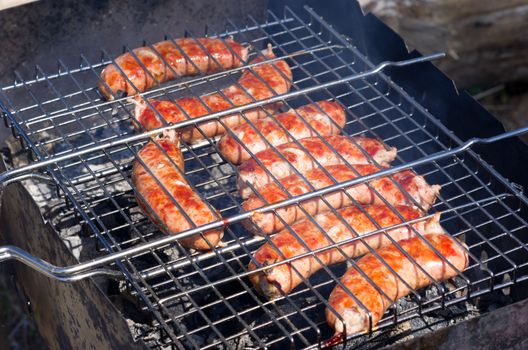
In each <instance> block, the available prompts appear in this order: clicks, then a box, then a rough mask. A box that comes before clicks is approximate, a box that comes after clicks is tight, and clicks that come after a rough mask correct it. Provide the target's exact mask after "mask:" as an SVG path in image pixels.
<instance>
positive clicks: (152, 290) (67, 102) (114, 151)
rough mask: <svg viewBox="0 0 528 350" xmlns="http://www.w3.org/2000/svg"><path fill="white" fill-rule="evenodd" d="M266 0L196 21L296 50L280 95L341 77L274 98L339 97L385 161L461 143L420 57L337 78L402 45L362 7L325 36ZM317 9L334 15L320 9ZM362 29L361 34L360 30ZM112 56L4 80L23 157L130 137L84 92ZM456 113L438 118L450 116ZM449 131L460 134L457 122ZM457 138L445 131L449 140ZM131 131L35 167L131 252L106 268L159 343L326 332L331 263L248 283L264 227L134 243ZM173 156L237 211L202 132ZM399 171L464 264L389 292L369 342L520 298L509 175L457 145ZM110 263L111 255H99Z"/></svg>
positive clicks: (476, 111) (96, 229)
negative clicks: (241, 16) (425, 282)
mask: <svg viewBox="0 0 528 350" xmlns="http://www.w3.org/2000/svg"><path fill="white" fill-rule="evenodd" d="M282 5H283V4H279V5H277V6H279V7H280V10H277V9H275V10H274V9H273V7H274V6H275V4H272V5H271V9H270V10H269V11H268V17H267V20H266V21H264V22H261V21H257V20H256V19H255V18H254V17H252V16H249V17H248V18H247V19H246V20H245V21H243V22H240V21H231V20H229V19H228V20H226V26H225V28H211V27H209V28H208V33H209V34H211V35H234V36H235V38H236V39H238V40H239V41H245V42H251V43H252V45H253V46H255V47H256V48H262V47H264V46H265V45H266V44H267V43H271V44H272V45H273V46H274V48H275V52H276V54H277V55H278V56H285V57H286V56H288V55H291V54H292V53H296V52H299V51H303V50H304V51H306V53H305V54H302V55H296V56H293V57H290V58H289V59H288V62H289V63H290V66H291V67H292V71H293V75H294V87H293V88H292V91H293V92H295V91H301V90H302V89H306V88H311V87H313V86H320V85H321V84H325V83H329V82H332V81H341V83H339V84H335V85H333V86H330V87H328V88H324V89H318V90H317V91H312V92H310V93H308V94H301V93H299V94H298V96H295V97H294V98H291V99H288V100H287V101H285V104H286V106H285V107H286V108H289V107H291V108H295V107H297V106H300V105H303V104H306V103H309V102H313V101H317V100H320V99H335V100H337V101H339V102H340V103H341V104H342V105H343V106H344V107H345V108H346V111H347V119H348V123H347V125H346V127H345V132H346V133H347V134H348V135H358V134H365V135H367V136H370V137H376V138H379V139H382V140H383V141H385V142H386V143H387V144H389V145H390V146H393V147H397V148H398V150H399V152H398V158H397V159H396V161H395V162H394V165H396V166H398V165H403V164H407V163H409V162H412V161H415V160H417V159H421V158H427V157H429V156H431V155H433V154H436V153H438V152H449V151H450V150H452V149H453V148H456V147H458V146H460V145H461V139H460V138H459V137H458V136H456V135H455V134H453V133H451V132H450V131H449V128H447V127H445V126H444V124H442V122H441V121H439V120H438V119H437V118H438V117H441V118H442V119H443V120H442V121H444V122H447V123H448V124H450V126H451V121H453V120H454V121H458V120H461V119H460V113H463V114H464V113H469V112H472V113H473V114H472V115H474V116H475V118H480V119H482V120H488V119H489V116H488V115H487V114H486V112H485V111H483V110H482V109H481V108H480V107H479V106H478V105H476V104H475V103H474V102H473V101H469V100H468V98H467V97H466V96H458V95H456V92H455V91H454V89H453V88H452V86H450V85H449V84H450V82H449V80H447V79H446V78H445V77H443V76H442V75H441V74H439V73H438V72H437V71H436V70H434V69H433V68H432V67H431V66H430V65H429V64H423V66H420V65H414V66H410V67H408V68H401V71H398V70H397V69H393V70H390V71H389V72H388V73H387V74H386V73H383V72H381V73H377V74H374V75H371V76H368V77H365V78H364V79H360V80H351V81H348V82H345V81H344V79H345V78H346V77H349V76H353V75H355V74H359V73H363V72H365V71H368V70H371V69H373V68H374V65H375V64H377V63H379V62H381V61H384V60H387V59H404V58H408V57H409V54H407V53H406V52H404V51H403V45H402V43H401V41H400V40H399V39H398V38H397V37H396V36H394V34H393V33H392V34H391V33H390V32H388V30H387V29H386V28H384V27H382V26H381V25H380V23H376V19H375V18H373V17H372V16H369V17H366V18H364V17H363V16H362V15H361V14H360V13H359V9H358V8H357V6H356V5H351V7H350V8H347V7H345V8H344V10H346V11H349V12H347V13H349V14H350V18H352V19H354V20H356V21H352V22H354V25H353V26H352V28H350V27H348V28H347V29H346V31H347V34H348V36H349V37H350V38H347V37H345V36H343V35H342V34H341V33H340V29H342V27H341V26H342V24H340V23H338V25H337V26H338V27H341V28H338V29H334V28H333V27H331V26H330V25H328V23H327V22H326V21H325V20H323V19H322V18H321V17H320V16H319V14H318V12H316V11H314V10H312V9H311V8H309V7H307V8H301V9H292V8H289V7H286V8H283V7H282ZM347 6H348V5H347ZM321 11H323V12H324V11H325V10H324V9H321ZM332 17H334V18H336V16H335V14H334V15H332ZM357 28H359V29H357ZM365 28H376V31H374V32H373V33H368V32H367V30H366V29H365ZM380 28H383V29H380ZM355 29H357V30H355ZM378 29H379V30H378ZM187 34H188V35H196V36H201V35H202V34H203V33H187ZM383 36H384V37H385V39H384V42H387V43H391V45H387V46H384V45H379V47H377V46H376V43H377V40H379V38H380V37H383ZM391 36H392V37H391ZM161 39H163V38H162V37H160V38H159V40H161ZM321 48H322V49H321ZM389 52H390V53H389ZM365 54H367V55H368V56H365ZM114 56H115V55H114V53H111V54H109V53H106V52H103V60H102V62H97V63H95V62H93V61H89V60H88V59H86V58H85V57H81V65H80V66H76V67H73V66H71V65H67V64H66V63H64V62H62V61H59V72H58V73H57V72H56V73H51V74H48V73H45V72H43V71H41V70H37V76H36V78H35V79H28V78H27V77H19V79H18V80H17V82H15V84H13V85H10V86H6V87H4V88H3V89H2V92H1V95H0V100H1V101H2V103H3V107H4V108H5V113H6V117H5V118H4V119H5V121H6V123H7V124H8V125H9V126H10V127H11V128H12V129H13V130H14V132H15V134H16V135H17V136H18V137H20V138H21V140H22V143H23V145H24V147H26V148H27V149H28V150H31V152H32V153H33V155H34V157H35V159H36V160H45V159H47V158H49V157H52V156H55V157H56V156H61V155H67V154H68V153H70V152H72V151H73V152H75V151H80V150H82V148H83V147H94V146H95V147H97V145H100V144H102V143H105V142H106V143H108V142H112V141H114V140H119V139H122V138H124V137H127V136H130V135H134V134H135V133H136V131H134V130H133V128H132V125H131V121H130V119H131V110H132V106H131V104H129V103H127V102H126V101H124V100H122V101H120V102H117V103H112V104H108V103H105V102H104V101H103V100H101V98H100V96H99V93H98V91H97V90H96V88H95V86H96V85H97V82H98V74H99V72H100V70H101V68H102V67H103V66H104V65H105V64H107V63H109V62H111V59H112V58H113V57H114ZM234 78H236V75H234V74H233V75H231V74H227V73H226V74H225V76H224V75H222V74H220V75H218V76H216V78H215V79H211V78H210V77H209V78H208V77H203V78H194V79H191V80H189V82H188V83H187V84H179V85H175V86H173V87H172V88H171V89H170V90H172V91H171V94H170V95H165V93H166V92H165V91H164V90H161V91H160V92H159V93H158V95H161V96H165V97H166V96H169V97H171V98H174V97H175V96H176V97H177V96H184V95H198V94H200V93H202V92H204V91H211V86H214V87H216V88H218V87H221V86H225V84H227V83H228V82H232V81H233V79H234ZM446 106H449V109H448V108H446ZM426 107H427V108H429V110H428V109H427V108H426ZM115 111H117V114H114V112H115ZM486 118H488V119H486ZM461 124H462V123H453V124H452V126H455V127H458V128H460V127H459V125H461ZM460 129H463V130H464V131H467V128H466V127H464V128H460ZM478 130H480V128H477V130H476V131H478ZM467 135H468V134H465V133H463V132H460V133H459V136H461V137H464V136H467ZM473 135H478V136H482V135H479V134H477V133H476V134H473ZM145 141H146V139H137V140H134V141H131V142H128V143H125V144H121V145H119V146H115V147H107V148H104V149H101V150H97V151H93V152H90V153H87V154H82V155H79V156H76V157H73V158H71V159H67V160H64V161H60V162H53V164H52V165H51V166H50V167H48V168H47V174H48V175H49V176H50V177H51V178H52V179H53V180H54V181H56V182H57V188H58V190H59V191H58V192H59V196H61V197H64V199H65V200H66V202H68V203H69V204H70V205H71V212H72V213H75V214H76V215H77V217H78V218H79V221H80V222H81V223H82V224H83V225H85V226H86V227H87V229H88V230H89V231H90V234H91V235H93V239H94V240H97V241H98V242H99V243H100V244H101V251H102V253H103V254H109V253H114V254H115V253H118V252H121V251H126V252H131V253H132V251H131V249H138V250H137V251H135V252H134V254H127V255H126V257H124V258H123V259H120V261H119V262H116V263H115V266H114V267H115V268H117V269H119V271H120V272H119V274H123V275H124V276H125V277H126V278H127V281H128V283H129V285H130V287H131V289H132V294H133V295H135V296H137V297H138V298H139V299H140V300H141V301H142V302H143V307H144V309H145V310H146V311H148V312H150V313H152V314H153V315H154V316H155V319H156V321H155V322H154V323H153V329H155V330H158V331H159V332H162V333H163V334H164V339H166V343H167V344H180V345H184V346H186V347H200V348H216V347H218V346H225V347H232V346H235V345H236V346H243V345H246V346H257V347H282V346H285V345H288V344H291V345H294V346H295V347H300V348H305V347H306V348H310V347H315V346H318V345H319V344H320V341H322V340H325V339H327V338H329V337H330V336H331V330H330V329H329V328H328V327H327V326H326V323H325V320H324V318H323V317H322V316H321V315H322V314H323V310H324V309H325V307H326V306H327V301H326V298H327V296H328V295H329V292H330V291H331V289H332V288H333V287H334V285H335V283H336V279H337V278H338V277H339V276H340V275H342V274H343V272H344V269H345V267H346V266H344V264H341V265H338V266H333V267H330V268H325V269H323V270H322V271H320V272H318V273H317V274H316V275H315V276H313V278H311V279H310V280H307V281H305V283H304V284H303V285H302V286H300V287H299V288H297V289H296V290H295V291H294V292H293V293H292V294H290V295H289V296H284V297H282V298H280V299H279V300H276V301H274V302H270V301H267V300H265V299H264V298H261V297H259V296H258V295H257V294H256V292H255V291H254V290H253V289H252V288H251V285H250V283H249V282H248V280H247V275H248V273H247V270H246V268H247V264H248V262H249V261H250V256H251V254H252V253H253V252H254V251H255V250H256V249H257V248H258V247H259V246H260V245H261V244H262V242H263V241H264V240H267V238H255V237H252V236H251V235H249V234H248V232H247V231H245V230H244V228H243V227H242V225H240V223H239V222H235V223H233V224H231V225H228V226H227V227H226V234H225V239H224V241H225V242H226V247H224V248H219V249H214V250H213V252H211V253H205V254H197V253H189V252H188V251H186V250H184V249H183V248H181V247H180V246H179V245H178V244H177V243H176V242H174V241H173V242H168V241H167V242H165V243H164V244H160V245H157V246H152V247H151V249H142V248H141V247H145V245H146V244H149V243H152V242H156V240H159V239H163V237H164V236H163V235H162V234H161V233H160V232H159V231H158V230H157V229H156V228H155V227H154V226H153V225H152V223H151V222H150V220H149V219H148V218H146V217H145V216H144V214H142V213H141V211H140V210H139V208H138V207H137V204H136V202H135V199H134V193H133V190H132V189H131V183H130V163H131V161H132V160H133V159H134V157H135V155H136V153H137V150H138V149H139V147H140V146H141V145H143V144H144V143H145ZM512 145H513V146H512ZM500 146H501V148H500V149H502V150H503V151H504V150H506V149H507V147H509V148H510V149H509V150H511V147H518V146H517V144H516V143H514V142H508V143H507V145H506V144H501V145H500ZM184 154H185V163H186V164H185V166H186V175H187V178H188V179H189V180H190V181H191V183H192V184H193V186H194V188H195V189H196V190H197V191H198V192H199V193H200V194H201V195H202V196H203V197H204V198H206V199H207V200H208V201H209V203H211V204H212V205H213V206H214V207H216V208H218V209H219V210H220V212H221V214H222V216H223V217H224V218H227V217H233V216H236V215H237V214H238V213H239V212H240V210H241V208H240V199H239V198H238V197H237V195H236V189H235V178H236V176H235V175H236V168H235V167H233V166H231V165H229V164H228V163H227V162H226V161H225V160H224V159H222V157H220V156H219V155H218V153H217V150H216V146H215V143H214V142H213V141H207V142H203V143H201V144H199V145H195V146H193V147H186V148H185V153H184ZM517 154H521V156H522V155H524V154H525V153H517ZM499 160H500V159H499ZM498 164H499V165H500V167H501V168H503V167H505V166H506V165H507V166H508V167H510V168H511V169H514V166H515V165H513V164H510V162H499V163H498ZM414 170H415V171H416V172H417V173H419V174H421V175H424V176H425V177H426V179H427V180H428V182H430V183H437V184H441V185H442V192H441V197H440V200H439V202H438V203H437V204H436V205H435V207H434V210H435V211H440V212H442V213H443V214H442V225H443V226H444V227H445V228H446V230H447V231H448V232H450V233H451V234H452V235H453V236H455V237H458V238H461V239H463V240H464V241H465V242H466V243H467V244H468V246H469V248H470V256H471V261H470V266H469V268H468V269H467V270H466V271H465V272H464V273H463V274H462V275H461V277H459V278H456V279H454V280H453V281H451V282H450V283H448V284H436V285H434V286H432V287H430V288H428V289H426V290H421V291H414V292H413V295H412V296H411V297H410V298H406V300H405V301H400V302H398V303H396V304H395V305H394V307H393V308H391V309H390V310H389V313H388V314H387V315H386V316H385V317H384V318H383V320H382V321H381V323H380V326H381V331H379V332H377V333H375V338H374V339H381V342H390V340H391V339H392V338H391V337H394V339H397V338H398V337H400V336H399V335H396V336H395V335H394V334H393V333H391V329H393V328H392V327H393V326H394V325H395V324H401V323H402V322H404V321H407V320H415V319H417V318H418V319H422V320H423V319H427V317H429V315H438V314H439V313H442V311H443V310H448V311H447V313H448V315H447V316H444V318H446V319H451V318H454V319H456V317H457V316H459V315H457V312H456V311H458V312H459V313H460V314H464V313H468V312H469V309H468V305H474V304H475V300H477V298H479V297H482V296H486V295H490V294H493V293H502V291H503V290H506V289H508V292H509V295H511V296H512V298H513V299H520V298H522V297H523V295H522V294H523V289H522V288H520V287H519V286H521V282H522V281H524V280H525V279H526V278H527V276H528V275H527V274H526V264H527V263H528V255H527V253H528V251H527V249H528V248H527V247H526V237H525V236H526V226H527V225H526V221H525V219H524V218H525V214H526V204H527V202H526V198H525V197H524V195H523V194H522V192H521V191H520V189H519V187H516V186H513V185H512V184H511V183H510V182H508V181H507V180H505V179H504V178H503V177H502V176H501V175H500V174H499V172H497V171H496V170H494V169H493V168H492V167H491V166H489V165H488V164H487V163H486V162H485V160H484V159H482V158H481V157H480V156H479V155H478V154H477V153H475V152H474V151H473V150H472V149H468V150H465V151H462V152H459V153H457V154H455V155H453V156H449V157H444V158H439V159H438V160H435V161H427V160H424V161H423V162H422V163H421V164H419V165H417V166H415V167H414ZM107 256H110V257H112V255H107ZM112 262H113V259H111V258H109V259H108V261H107V263H112ZM104 265H106V264H100V265H99V264H94V267H104ZM73 272H75V270H74V271H73ZM80 272H81V274H80V275H77V276H78V277H84V275H82V273H84V271H80ZM87 273H88V274H89V273H90V272H89V270H88V272H87ZM510 288H511V289H510ZM454 310H455V311H454ZM449 313H451V314H449ZM354 338H357V339H354V344H355V345H360V346H365V347H368V346H371V345H375V344H378V345H379V342H377V341H373V339H372V338H368V337H354Z"/></svg>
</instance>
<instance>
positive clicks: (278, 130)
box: [218, 101, 346, 164]
mask: <svg viewBox="0 0 528 350" xmlns="http://www.w3.org/2000/svg"><path fill="white" fill-rule="evenodd" d="M345 122H346V116H345V111H344V110H343V107H341V105H339V103H337V102H328V101H319V102H316V103H312V104H309V105H306V106H302V107H300V108H298V109H296V110H289V111H288V112H285V113H281V114H279V115H276V116H274V117H268V118H262V119H258V120H257V121H255V122H254V123H253V125H251V124H249V123H246V124H242V125H239V126H237V127H236V128H233V129H232V130H231V131H232V133H233V134H234V135H236V137H238V139H239V140H240V141H239V140H237V139H236V138H235V137H234V136H233V135H231V134H225V135H224V136H223V137H222V139H220V141H219V142H218V149H219V150H220V152H221V153H222V154H223V155H224V157H225V158H226V159H227V160H229V161H230V162H231V163H233V164H240V163H241V162H243V161H245V160H248V159H250V158H251V156H250V155H249V154H248V152H247V151H246V150H245V149H244V147H243V146H242V144H244V145H245V146H246V147H247V148H248V149H249V151H250V152H251V154H256V153H258V152H260V151H263V150H265V149H267V148H269V146H268V143H267V142H266V141H265V140H264V138H265V139H266V140H267V141H268V142H269V143H270V144H271V145H272V146H279V145H282V144H283V143H287V142H290V141H292V139H291V138H290V136H289V135H288V133H287V132H286V131H288V132H289V133H290V135H291V136H292V137H293V138H294V139H296V140H299V139H303V138H306V137H312V136H316V135H317V134H316V132H317V133H319V135H322V136H327V135H337V134H339V133H341V129H342V128H343V127H344V126H345ZM312 128H313V129H312ZM261 135H262V136H261ZM263 137H264V138H263ZM241 143H242V144H241Z"/></svg>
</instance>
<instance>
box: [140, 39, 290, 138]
mask: <svg viewBox="0 0 528 350" xmlns="http://www.w3.org/2000/svg"><path fill="white" fill-rule="evenodd" d="M274 57H275V55H274V53H273V51H272V50H271V48H268V50H267V51H265V52H264V56H262V57H259V58H256V59H255V60H253V61H252V62H251V63H258V62H262V61H263V60H264V59H266V58H267V59H272V58H274ZM291 80H292V75H291V70H290V67H289V66H288V64H287V63H286V61H283V60H279V61H276V62H272V63H266V64H262V65H259V66H255V67H253V68H252V69H248V70H245V71H244V72H243V73H242V75H241V77H240V79H239V80H238V83H237V84H233V85H231V86H229V87H227V88H225V89H223V90H222V92H221V93H215V94H210V95H204V96H202V97H184V98H180V99H177V100H176V101H175V102H172V101H165V100H150V103H151V104H152V106H153V107H154V108H155V109H156V111H157V112H158V113H159V114H160V115H161V116H162V117H163V119H164V120H165V121H166V122H167V123H178V122H181V121H184V120H186V119H188V118H187V116H188V117H189V118H197V117H201V116H204V115H206V114H209V113H215V112H220V111H224V110H228V109H230V108H233V105H234V106H242V105H245V104H248V103H251V102H254V101H255V100H257V101H260V100H264V99H266V98H270V97H272V96H274V95H275V94H284V93H286V92H288V90H289V89H290V87H291ZM277 108H278V104H269V105H267V106H266V108H256V109H251V110H248V111H245V112H244V115H245V116H246V118H247V119H249V120H251V121H253V120H256V119H257V118H261V117H264V116H266V111H268V112H269V111H275V110H276V109H277ZM208 109H210V110H211V111H210V112H209V110H208ZM134 115H135V118H136V120H137V121H138V122H139V123H140V124H141V125H143V126H144V127H145V129H147V130H152V129H156V128H159V127H161V126H163V125H164V124H163V123H162V122H161V120H160V119H158V114H157V113H156V112H155V111H154V110H152V109H151V108H150V107H149V106H148V105H147V103H146V102H145V100H143V99H140V98H138V99H136V109H135V112H134ZM221 120H222V122H223V124H224V125H225V126H227V127H229V128H233V127H235V126H238V125H240V124H242V123H245V119H244V118H243V117H242V116H241V115H240V114H239V113H237V114H233V115H229V116H225V117H222V118H221ZM224 125H222V124H221V123H220V122H219V121H218V120H213V121H207V122H204V123H201V124H200V126H199V129H200V130H201V131H202V132H203V133H204V134H205V137H213V136H216V135H220V134H223V133H224V132H225V129H224ZM203 137H204V136H203V135H202V134H201V133H200V131H199V130H198V129H197V128H196V127H194V126H193V127H189V128H185V129H184V130H182V139H183V140H184V141H186V142H192V141H195V140H199V139H202V138H203Z"/></svg>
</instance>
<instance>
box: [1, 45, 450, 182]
mask: <svg viewBox="0 0 528 350" xmlns="http://www.w3.org/2000/svg"><path fill="white" fill-rule="evenodd" d="M444 56H445V53H436V54H432V55H428V56H423V57H417V58H412V59H408V60H404V61H387V62H382V63H380V64H379V65H378V66H376V67H375V68H374V69H371V70H368V71H366V72H363V73H360V74H355V75H352V76H348V77H345V78H342V79H338V80H335V81H331V82H328V83H324V84H321V85H317V86H312V87H308V88H304V89H300V90H297V91H293V92H288V93H285V94H281V95H276V96H273V97H270V98H268V99H265V100H261V101H257V102H252V103H248V104H245V105H242V106H239V107H234V108H231V109H228V110H224V111H220V112H216V113H211V114H208V115H205V116H202V117H198V118H193V119H188V120H185V121H182V122H179V123H176V124H173V125H168V126H165V127H162V128H159V129H155V130H150V131H146V132H144V133H142V134H137V135H131V136H128V137H124V138H121V139H119V140H114V141H108V142H104V143H101V144H98V145H95V146H92V147H88V148H85V149H81V150H78V151H75V152H70V153H66V154H63V155H61V156H56V157H51V158H49V159H46V160H41V161H38V162H34V163H32V164H29V165H26V166H23V167H19V168H15V169H11V170H8V171H6V172H4V173H2V174H0V183H5V182H6V181H7V180H8V179H10V178H13V177H14V176H17V175H20V174H24V173H27V172H31V171H33V170H36V169H40V168H43V167H46V166H48V165H51V164H55V163H58V162H61V161H65V160H68V159H71V158H75V157H78V156H81V155H84V154H88V153H92V152H96V151H99V150H102V149H106V148H111V147H115V146H119V145H123V144H126V143H129V142H133V141H138V140H144V139H148V138H149V137H153V136H156V135H159V134H161V133H163V132H166V131H169V130H175V129H180V128H184V127H187V126H190V125H195V124H198V123H201V122H205V121H209V120H213V119H218V118H222V117H225V116H228V115H231V114H236V113H241V112H244V111H246V110H249V109H254V108H257V107H260V106H263V105H266V104H271V103H275V102H279V101H281V100H285V99H290V98H293V97H296V96H300V95H304V94H308V93H311V92H315V91H318V90H321V89H326V88H329V87H332V86H336V85H339V84H343V83H346V82H350V81H354V80H359V79H363V78H366V77H369V76H371V75H374V74H376V73H378V72H380V71H382V70H383V69H385V68H387V67H404V66H408V65H412V64H417V63H422V62H429V61H432V60H435V59H439V58H442V57H444ZM7 113H9V112H7Z"/></svg>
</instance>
